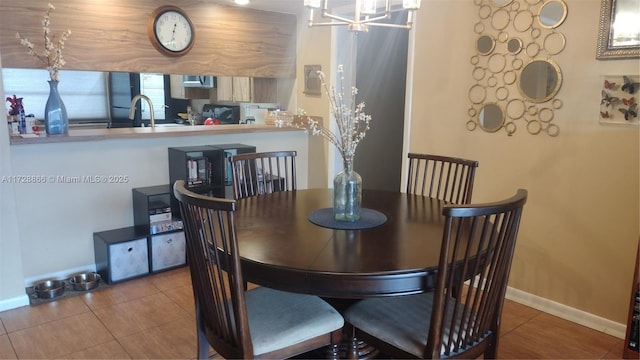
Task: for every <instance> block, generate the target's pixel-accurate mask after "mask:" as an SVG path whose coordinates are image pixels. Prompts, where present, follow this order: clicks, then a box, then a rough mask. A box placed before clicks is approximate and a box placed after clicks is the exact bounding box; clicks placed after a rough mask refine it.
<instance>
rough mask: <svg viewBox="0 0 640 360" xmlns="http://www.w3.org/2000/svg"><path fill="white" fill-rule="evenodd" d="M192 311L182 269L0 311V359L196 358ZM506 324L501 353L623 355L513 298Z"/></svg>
mask: <svg viewBox="0 0 640 360" xmlns="http://www.w3.org/2000/svg"><path fill="white" fill-rule="evenodd" d="M194 313H195V310H194V305H193V293H192V291H191V282H190V279H189V272H188V269H187V268H186V267H183V268H179V269H176V270H171V271H167V272H164V273H159V274H155V275H152V276H148V277H144V278H140V279H136V280H131V281H128V282H124V283H120V284H117V285H114V286H110V287H107V288H104V289H102V290H100V289H98V290H96V291H94V292H91V293H87V294H83V295H80V296H75V297H70V298H64V299H60V300H58V301H54V302H50V303H46V304H41V305H37V306H26V307H21V308H17V309H12V310H8V311H4V312H0V359H51V358H57V359H193V358H195V357H196V349H197V346H196V333H195V320H194ZM502 326H503V327H502V330H501V332H502V334H501V338H500V345H499V352H498V353H499V357H500V358H502V359H620V358H621V357H622V347H623V341H622V340H621V339H618V338H615V337H613V336H610V335H607V334H604V333H601V332H598V331H595V330H592V329H589V328H586V327H583V326H580V325H576V324H574V323H571V322H569V321H566V320H563V319H560V318H558V317H554V316H551V315H548V314H546V313H543V312H540V311H538V310H535V309H532V308H529V307H527V306H523V305H520V304H518V303H515V302H513V301H509V300H507V301H506V304H505V309H504V313H503V325H502ZM211 356H212V357H213V358H219V357H218V356H216V354H215V353H214V352H213V351H212V352H211Z"/></svg>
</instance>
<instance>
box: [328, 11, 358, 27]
mask: <svg viewBox="0 0 640 360" xmlns="http://www.w3.org/2000/svg"><path fill="white" fill-rule="evenodd" d="M322 17H325V18H329V19H333V20H338V21H342V22H345V23H349V24H355V23H356V21H355V20H352V19H349V18H345V17H342V16H338V15H333V14H331V13H329V12H327V11H326V10H323V11H322Z"/></svg>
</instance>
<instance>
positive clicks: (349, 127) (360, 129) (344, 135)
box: [293, 65, 371, 163]
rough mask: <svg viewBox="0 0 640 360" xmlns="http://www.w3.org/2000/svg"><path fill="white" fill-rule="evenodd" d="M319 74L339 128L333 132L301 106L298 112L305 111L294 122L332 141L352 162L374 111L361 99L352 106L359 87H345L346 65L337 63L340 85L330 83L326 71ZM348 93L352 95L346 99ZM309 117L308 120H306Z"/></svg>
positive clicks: (297, 125)
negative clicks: (346, 92)
mask: <svg viewBox="0 0 640 360" xmlns="http://www.w3.org/2000/svg"><path fill="white" fill-rule="evenodd" d="M317 73H318V77H319V78H320V81H321V83H322V87H323V88H324V90H325V93H326V94H327V96H328V97H329V105H330V107H331V115H332V116H333V118H334V119H335V120H336V124H337V128H338V131H337V133H334V132H333V131H331V130H330V129H329V128H327V127H323V126H320V124H318V122H317V121H316V120H313V119H312V118H311V117H310V116H307V114H306V112H305V111H304V110H302V109H300V110H299V113H300V114H301V115H302V116H301V118H302V119H303V120H302V121H298V122H295V123H294V124H293V126H295V127H298V128H301V129H305V130H306V131H309V132H311V134H313V135H321V136H322V137H324V138H325V139H327V140H328V141H329V142H330V143H332V144H333V145H334V146H335V147H336V149H338V151H339V152H340V155H341V156H342V159H343V160H344V161H345V162H348V163H353V159H354V157H355V155H356V148H357V147H358V144H359V143H360V141H362V139H364V137H365V135H366V133H367V130H369V122H370V121H371V115H367V114H365V112H364V107H365V103H364V101H363V102H360V103H359V104H357V105H355V106H354V107H353V108H352V107H351V106H350V104H355V101H356V95H357V94H358V89H357V88H356V87H352V88H351V91H350V92H349V94H347V95H346V94H345V90H344V68H343V66H342V65H339V66H338V75H339V87H338V88H336V87H335V86H331V87H330V86H329V85H327V82H326V79H325V75H324V73H323V72H322V71H318V72H317ZM345 96H349V98H348V99H347V100H349V101H348V102H345ZM305 118H306V121H305V120H304V119H305Z"/></svg>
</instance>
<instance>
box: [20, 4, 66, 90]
mask: <svg viewBox="0 0 640 360" xmlns="http://www.w3.org/2000/svg"><path fill="white" fill-rule="evenodd" d="M53 10H55V7H54V6H53V5H52V4H51V3H49V6H48V7H47V10H46V12H45V14H44V18H43V19H42V35H43V45H44V47H43V50H42V51H37V50H36V49H35V46H34V44H33V43H32V42H31V41H29V39H27V38H24V37H22V35H20V33H16V38H17V39H19V40H20V44H22V45H23V46H24V47H26V48H27V54H29V55H31V56H33V57H35V58H36V59H38V60H40V61H41V62H42V63H43V64H44V65H45V66H46V67H47V70H48V71H49V77H50V78H51V80H54V81H58V80H59V71H60V69H61V68H62V66H64V64H66V62H65V61H64V58H63V57H62V49H64V42H65V41H67V38H68V37H69V35H71V30H68V29H67V30H66V31H64V32H63V33H62V34H60V35H59V36H58V35H55V34H53V35H52V34H51V28H50V26H51V20H50V19H51V12H52V11H53Z"/></svg>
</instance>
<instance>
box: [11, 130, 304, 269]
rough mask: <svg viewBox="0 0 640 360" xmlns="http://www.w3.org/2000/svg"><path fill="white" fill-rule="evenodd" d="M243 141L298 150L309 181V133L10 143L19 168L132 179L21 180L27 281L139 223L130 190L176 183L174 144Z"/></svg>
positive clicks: (73, 264) (81, 263)
mask: <svg viewBox="0 0 640 360" xmlns="http://www.w3.org/2000/svg"><path fill="white" fill-rule="evenodd" d="M226 143H242V144H249V145H255V146H256V147H257V150H258V151H269V150H282V149H286V150H297V151H298V157H299V161H298V164H299V165H298V166H299V167H298V176H299V178H298V186H299V187H300V188H305V187H306V185H307V177H306V173H307V161H306V159H307V141H306V134H304V133H302V132H276V133H252V134H238V135H219V136H193V137H176V138H155V139H127V140H105V141H96V142H71V143H51V144H38V145H14V146H11V159H12V161H13V172H14V174H21V175H42V176H45V177H47V178H49V177H51V176H53V177H57V176H68V177H76V176H79V177H82V176H87V175H106V176H126V177H127V178H128V179H129V180H128V181H127V182H125V183H80V184H76V183H49V181H48V182H47V183H44V184H17V185H16V186H15V197H16V201H17V204H18V205H17V215H18V226H19V230H20V238H21V244H22V248H23V251H24V254H28V256H25V258H24V259H23V261H24V275H25V277H26V280H27V282H29V280H31V279H33V280H34V281H35V280H37V279H38V278H39V277H41V276H42V275H45V274H50V273H53V272H59V271H65V270H68V269H75V268H82V267H87V266H89V265H93V264H94V257H93V256H94V255H93V237H92V234H93V232H97V231H103V230H109V229H114V228H120V227H126V226H131V225H133V208H132V197H131V189H132V188H136V187H144V186H152V185H161V184H168V183H169V167H168V160H167V157H168V155H167V148H168V147H175V146H191V145H215V144H226Z"/></svg>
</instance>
